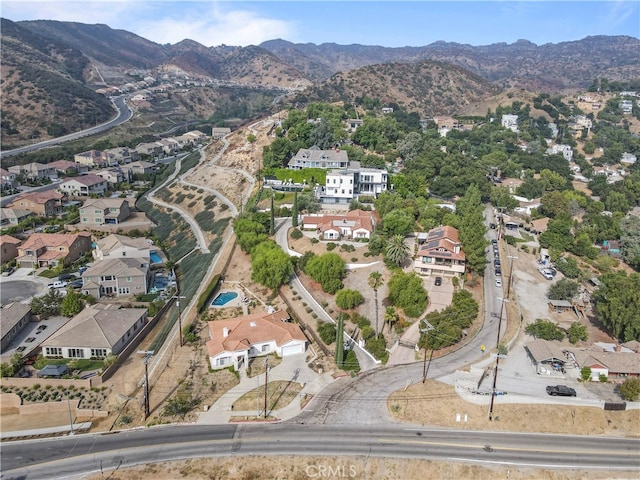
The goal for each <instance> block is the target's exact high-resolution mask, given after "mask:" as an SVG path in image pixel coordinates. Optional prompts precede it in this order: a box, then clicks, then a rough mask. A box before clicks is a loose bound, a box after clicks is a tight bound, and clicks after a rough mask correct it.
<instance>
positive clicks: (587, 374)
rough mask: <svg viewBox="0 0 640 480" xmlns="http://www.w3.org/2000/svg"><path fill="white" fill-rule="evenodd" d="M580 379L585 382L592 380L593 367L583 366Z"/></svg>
mask: <svg viewBox="0 0 640 480" xmlns="http://www.w3.org/2000/svg"><path fill="white" fill-rule="evenodd" d="M580 379H581V380H582V381H583V382H588V381H589V380H591V367H582V368H581V369H580Z"/></svg>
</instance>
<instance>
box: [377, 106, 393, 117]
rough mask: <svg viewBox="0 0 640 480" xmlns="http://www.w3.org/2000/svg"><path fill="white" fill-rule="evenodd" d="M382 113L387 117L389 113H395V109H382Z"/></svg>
mask: <svg viewBox="0 0 640 480" xmlns="http://www.w3.org/2000/svg"><path fill="white" fill-rule="evenodd" d="M380 111H381V112H382V114H383V115H387V114H389V113H393V107H382V108H381V109H380Z"/></svg>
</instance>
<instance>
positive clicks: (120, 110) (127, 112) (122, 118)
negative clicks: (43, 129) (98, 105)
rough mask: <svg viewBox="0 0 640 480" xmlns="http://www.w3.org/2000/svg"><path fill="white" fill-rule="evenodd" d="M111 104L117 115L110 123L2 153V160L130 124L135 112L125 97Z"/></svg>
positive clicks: (113, 100) (114, 100)
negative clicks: (123, 124) (126, 123)
mask: <svg viewBox="0 0 640 480" xmlns="http://www.w3.org/2000/svg"><path fill="white" fill-rule="evenodd" d="M111 103H112V104H113V107H114V108H115V109H116V111H117V113H116V116H115V117H114V118H112V119H111V120H109V121H108V122H105V123H102V124H100V125H97V126H95V127H91V128H88V129H86V130H81V131H79V132H75V133H70V134H69V135H65V136H63V137H58V138H53V139H51V140H45V141H44V142H39V143H34V144H33V145H26V146H24V147H20V148H14V149H13V150H5V151H4V152H0V158H4V157H10V156H12V155H19V154H20V153H26V152H31V151H33V150H39V149H41V148H44V147H52V146H54V145H58V144H60V143H65V142H70V141H72V140H77V139H79V138H82V137H87V136H89V135H93V134H95V133H100V132H104V131H105V130H109V129H110V128H113V127H115V126H117V125H120V124H122V123H125V122H128V121H129V120H130V119H131V117H132V116H133V111H132V110H131V109H130V108H129V106H128V105H127V102H126V96H125V95H120V96H118V97H113V98H112V99H111Z"/></svg>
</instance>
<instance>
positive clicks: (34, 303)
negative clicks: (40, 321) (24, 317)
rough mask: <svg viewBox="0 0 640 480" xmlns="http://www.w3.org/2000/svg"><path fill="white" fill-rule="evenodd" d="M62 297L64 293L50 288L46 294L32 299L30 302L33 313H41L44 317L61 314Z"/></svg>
mask: <svg viewBox="0 0 640 480" xmlns="http://www.w3.org/2000/svg"><path fill="white" fill-rule="evenodd" d="M62 299H63V297H62V294H61V293H60V292H59V291H58V290H57V289H55V288H50V289H49V291H48V292H47V293H45V294H44V295H42V296H40V297H33V298H32V299H31V301H30V302H29V307H31V313H33V314H34V315H40V316H41V317H43V318H47V317H51V316H53V315H60V305H61V303H62Z"/></svg>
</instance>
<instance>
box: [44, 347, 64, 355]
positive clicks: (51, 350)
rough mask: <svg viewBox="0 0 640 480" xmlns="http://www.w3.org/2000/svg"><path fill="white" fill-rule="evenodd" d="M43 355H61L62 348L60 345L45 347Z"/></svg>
mask: <svg viewBox="0 0 640 480" xmlns="http://www.w3.org/2000/svg"><path fill="white" fill-rule="evenodd" d="M44 355H45V357H61V356H62V349H61V348H60V347H45V348H44Z"/></svg>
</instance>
